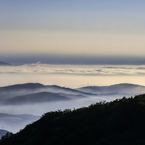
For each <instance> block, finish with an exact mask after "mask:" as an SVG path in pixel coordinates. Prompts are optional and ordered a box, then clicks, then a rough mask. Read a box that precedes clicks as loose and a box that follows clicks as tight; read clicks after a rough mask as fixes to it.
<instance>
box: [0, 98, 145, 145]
mask: <svg viewBox="0 0 145 145" xmlns="http://www.w3.org/2000/svg"><path fill="white" fill-rule="evenodd" d="M144 122H145V95H139V96H136V97H135V98H128V99H127V98H125V97H124V98H122V99H120V100H115V101H112V102H110V103H105V102H100V103H96V104H94V105H90V106H89V107H85V108H80V109H77V110H73V111H71V110H69V109H66V110H64V111H60V110H58V111H55V112H48V113H46V114H44V115H43V116H42V118H41V119H40V120H38V121H36V122H35V123H33V124H30V125H28V126H26V128H25V129H23V130H22V131H20V132H19V133H17V134H14V135H12V136H11V137H9V138H7V139H5V140H3V141H1V143H0V144H1V145H10V144H11V145H29V144H30V145H40V144H41V145H54V144H55V145H68V144H69V145H84V144H86V145H106V144H107V145H143V144H145V139H144V136H145V131H144V129H145V123H144Z"/></svg>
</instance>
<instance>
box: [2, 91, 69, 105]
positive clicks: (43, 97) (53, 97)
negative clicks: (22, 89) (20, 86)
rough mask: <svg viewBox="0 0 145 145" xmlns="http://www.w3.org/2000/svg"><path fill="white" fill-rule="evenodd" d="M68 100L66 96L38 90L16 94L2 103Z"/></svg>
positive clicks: (15, 103)
mask: <svg viewBox="0 0 145 145" xmlns="http://www.w3.org/2000/svg"><path fill="white" fill-rule="evenodd" d="M64 100H70V99H69V98H68V97H65V96H62V95H59V94H55V93H50V92H40V93H34V94H28V95H24V96H16V97H13V98H10V99H7V100H6V101H5V102H4V104H7V105H21V104H29V103H43V102H53V101H64Z"/></svg>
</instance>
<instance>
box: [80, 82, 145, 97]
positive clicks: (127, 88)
mask: <svg viewBox="0 0 145 145" xmlns="http://www.w3.org/2000/svg"><path fill="white" fill-rule="evenodd" d="M78 90H80V91H83V92H87V93H90V92H91V93H97V94H102V93H136V94H138V93H145V86H140V85H135V84H127V83H123V84H115V85H111V86H100V87H99V86H87V87H83V88H78Z"/></svg>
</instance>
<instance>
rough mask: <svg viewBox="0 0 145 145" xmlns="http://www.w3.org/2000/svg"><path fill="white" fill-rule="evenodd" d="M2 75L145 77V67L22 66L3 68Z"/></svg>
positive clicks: (37, 64)
mask: <svg viewBox="0 0 145 145" xmlns="http://www.w3.org/2000/svg"><path fill="white" fill-rule="evenodd" d="M0 73H18V74H20V73H24V74H31V73H35V74H43V73H44V74H68V75H145V66H132V65H131V66H129V65H126V66H101V65H88V66H83V65H78V66H74V65H48V64H40V62H38V63H33V64H25V65H20V66H1V67H0Z"/></svg>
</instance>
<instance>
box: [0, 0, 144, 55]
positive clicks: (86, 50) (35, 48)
mask: <svg viewBox="0 0 145 145" xmlns="http://www.w3.org/2000/svg"><path fill="white" fill-rule="evenodd" d="M144 7H145V1H143V0H121V1H120V0H109V1H108V0H79V1H78V0H69V1H68V0H61V1H60V0H53V1H52V0H41V1H40V0H35V1H34V0H13V1H11V0H0V54H1V55H3V56H8V55H9V56H10V55H11V56H12V55H13V56H21V55H29V56H31V55H33V56H35V55H42V56H43V55H45V56H47V55H48V56H51V55H54V56H77V57H79V56H80V57H84V56H85V57H96V56H99V57H114V56H119V57H124V56H125V57H144V55H145V49H144V48H145V43H144V38H145V28H144V25H145V18H144V16H145V9H144Z"/></svg>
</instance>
